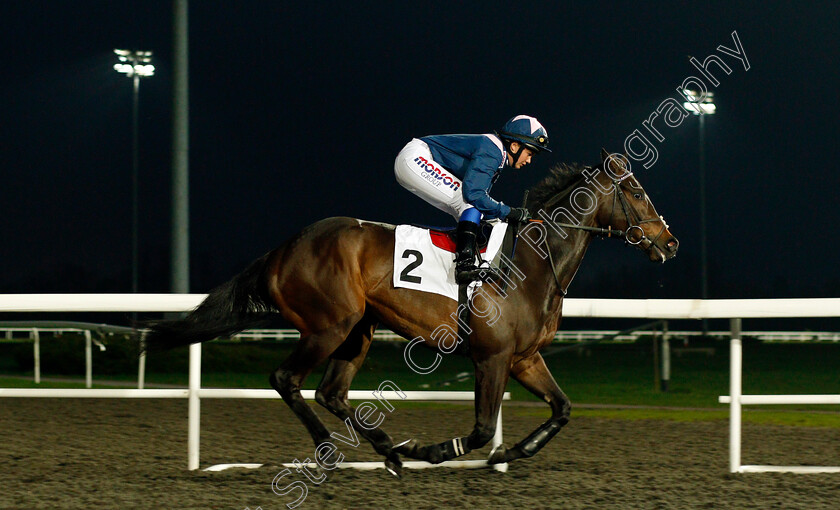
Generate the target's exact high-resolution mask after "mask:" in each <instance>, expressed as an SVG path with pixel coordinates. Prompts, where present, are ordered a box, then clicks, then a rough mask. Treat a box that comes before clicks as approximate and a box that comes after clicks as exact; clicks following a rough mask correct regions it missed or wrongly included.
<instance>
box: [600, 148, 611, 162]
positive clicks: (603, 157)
mask: <svg viewBox="0 0 840 510" xmlns="http://www.w3.org/2000/svg"><path fill="white" fill-rule="evenodd" d="M608 157H610V153H609V152H607V149H605V148H603V147H601V163H603V162H604V161H606V160H607V158H608Z"/></svg>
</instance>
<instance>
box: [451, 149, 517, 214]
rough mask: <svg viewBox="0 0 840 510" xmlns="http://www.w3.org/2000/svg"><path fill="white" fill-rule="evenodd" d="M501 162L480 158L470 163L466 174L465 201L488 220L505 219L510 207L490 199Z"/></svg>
mask: <svg viewBox="0 0 840 510" xmlns="http://www.w3.org/2000/svg"><path fill="white" fill-rule="evenodd" d="M498 166H499V162H498V161H496V160H494V159H493V158H487V157H478V158H474V159H473V160H472V161H470V163H469V165H468V167H467V169H466V172H465V173H464V186H463V188H462V190H463V195H464V201H466V202H467V203H468V204H470V205H472V206H474V207H475V208H476V209H478V210H479V211H480V212H481V213H482V214H483V215H484V217H485V218H486V219H490V220H492V219H494V218H505V217H506V216H507V215H508V213H510V207H509V206H507V205H506V204H504V203H502V202H498V201H496V200H494V199H493V198H491V197H490V194H489V191H490V186H491V185H492V184H493V175H495V173H496V168H498Z"/></svg>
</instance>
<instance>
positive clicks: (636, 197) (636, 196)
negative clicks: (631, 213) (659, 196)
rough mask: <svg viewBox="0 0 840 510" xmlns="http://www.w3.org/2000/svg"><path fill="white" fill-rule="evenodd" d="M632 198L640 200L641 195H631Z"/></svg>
mask: <svg viewBox="0 0 840 510" xmlns="http://www.w3.org/2000/svg"><path fill="white" fill-rule="evenodd" d="M633 198H635V199H637V200H641V198H642V194H641V193H633Z"/></svg>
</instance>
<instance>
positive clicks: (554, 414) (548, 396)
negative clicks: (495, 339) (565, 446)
mask: <svg viewBox="0 0 840 510" xmlns="http://www.w3.org/2000/svg"><path fill="white" fill-rule="evenodd" d="M511 376H512V377H513V378H514V379H516V380H517V381H519V383H520V384H522V386H524V387H525V388H526V389H527V390H528V391H530V392H531V393H533V394H534V395H536V396H538V397H539V398H540V399H541V400H543V401H545V402H547V403H548V405H549V406H551V418H549V419H548V421H546V422H545V423H543V424H542V425H540V426H539V427H537V429H536V430H535V431H534V432H532V433H531V435H529V436H528V437H526V438H525V439H523V440H522V441H520V442H519V443H517V445H516V446H514V447H513V448H511V449H507V448H505V446H504V445H502V446H499V447H498V448H497V449H496V450H494V451H493V452H492V453H491V454H490V459H489V460H488V462H489V463H490V464H498V463H501V462H510V461H512V460H515V459H519V458H522V457H533V456H534V455H535V454H536V453H537V452H538V451H540V450H541V449H542V448H543V447H544V446H545V445H546V444H547V443H548V442H549V441H550V440H551V438H553V437H554V436H555V435H556V434H557V433H558V432H560V429H561V428H563V426H564V425H566V424H567V423H568V422H569V415H570V414H571V411H572V404H571V402H570V401H569V397H567V396H566V394H565V393H563V390H561V389H560V387H559V386H558V385H557V382H556V381H555V380H554V377H553V376H552V375H551V372H550V371H549V370H548V367H547V366H545V360H543V357H542V356H541V355H540V354H539V353H536V354H534V355H533V356H530V357H528V358H525V359H523V360H522V361H520V362H519V363H517V364H515V365H514V366H513V368H512V369H511Z"/></svg>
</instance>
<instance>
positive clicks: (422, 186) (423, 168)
mask: <svg viewBox="0 0 840 510" xmlns="http://www.w3.org/2000/svg"><path fill="white" fill-rule="evenodd" d="M394 175H395V176H396V177H397V182H399V183H400V185H401V186H402V187H403V188H405V189H407V190H408V191H410V192H412V193H414V194H415V195H417V196H418V197H420V198H422V199H423V200H425V201H426V202H428V203H430V204H432V205H433V206H435V207H437V208H438V209H440V210H441V211H443V212H445V213H447V214H450V215H452V216H453V217H454V218H455V220H458V219H460V218H461V213H463V212H464V211H466V210H467V209H469V208H471V207H473V206H472V205H470V204H468V203H466V202H465V201H464V195H463V193H462V189H461V188H462V185H463V183H462V182H461V180H460V179H458V178H457V177H455V176H454V175H452V174H451V173H450V172H449V170H447V169H445V168H443V167H442V166H440V165H439V164H438V163H437V162H436V161H434V160H433V159H432V153H431V152H430V151H429V146H428V145H426V142H424V141H423V140H419V139H417V138H415V139H413V140H411V141H410V142H408V144H406V146H405V147H403V150H401V151H400V153H399V154H398V155H397V160H396V161H395V162H394Z"/></svg>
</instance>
